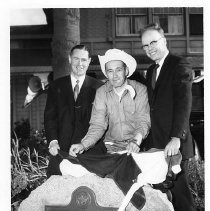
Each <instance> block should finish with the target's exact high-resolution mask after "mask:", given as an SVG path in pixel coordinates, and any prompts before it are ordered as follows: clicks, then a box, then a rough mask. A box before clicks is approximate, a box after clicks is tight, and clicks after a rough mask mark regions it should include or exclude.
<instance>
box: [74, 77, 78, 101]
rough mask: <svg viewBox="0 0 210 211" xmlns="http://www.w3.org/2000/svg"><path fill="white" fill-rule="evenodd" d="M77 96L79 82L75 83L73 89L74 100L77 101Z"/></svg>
mask: <svg viewBox="0 0 210 211" xmlns="http://www.w3.org/2000/svg"><path fill="white" fill-rule="evenodd" d="M78 95H79V80H77V81H76V85H75V87H74V100H75V101H76V100H77V97H78Z"/></svg>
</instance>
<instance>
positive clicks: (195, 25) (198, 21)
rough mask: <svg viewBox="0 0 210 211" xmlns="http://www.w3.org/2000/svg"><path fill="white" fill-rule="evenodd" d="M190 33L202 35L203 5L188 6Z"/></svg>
mask: <svg viewBox="0 0 210 211" xmlns="http://www.w3.org/2000/svg"><path fill="white" fill-rule="evenodd" d="M189 21H190V35H203V7H190V8H189Z"/></svg>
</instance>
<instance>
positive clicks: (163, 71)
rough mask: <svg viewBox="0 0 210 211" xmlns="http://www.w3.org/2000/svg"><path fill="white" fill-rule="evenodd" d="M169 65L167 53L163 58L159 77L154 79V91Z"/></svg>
mask: <svg viewBox="0 0 210 211" xmlns="http://www.w3.org/2000/svg"><path fill="white" fill-rule="evenodd" d="M169 66H170V54H168V56H167V57H166V58H165V61H164V62H163V65H162V67H161V70H160V74H159V77H158V79H157V81H156V85H155V91H157V90H158V87H159V86H160V84H161V82H162V81H163V79H164V76H165V75H166V72H167V71H168V70H169V69H170V68H169Z"/></svg>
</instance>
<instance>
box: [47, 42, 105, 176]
mask: <svg viewBox="0 0 210 211" xmlns="http://www.w3.org/2000/svg"><path fill="white" fill-rule="evenodd" d="M69 60H70V74H69V76H65V77H62V78H59V79H57V80H55V81H54V82H52V84H51V85H50V88H49V90H48V97H47V103H46V108H45V113H44V126H45V131H46V137H47V140H48V141H49V152H50V154H51V156H50V162H49V166H48V171H47V176H48V177H49V176H51V175H55V174H61V172H60V170H59V163H60V161H61V160H62V159H61V158H60V157H59V155H58V150H62V151H65V152H69V148H70V146H71V145H72V144H75V143H78V142H80V141H81V139H82V138H83V137H84V136H85V134H86V133H87V130H88V127H89V121H90V116H91V110H92V102H93V100H94V98H95V93H96V89H97V88H98V87H99V86H101V85H102V82H100V81H98V80H96V79H94V78H91V77H89V76H87V75H86V72H87V69H88V66H89V64H90V61H91V58H90V55H89V52H88V50H87V48H86V47H85V46H84V45H76V46H74V47H73V48H72V49H71V52H70V57H69ZM102 148H103V147H102ZM96 151H97V152H100V150H96ZM88 153H95V151H94V149H93V150H92V151H89V152H88Z"/></svg>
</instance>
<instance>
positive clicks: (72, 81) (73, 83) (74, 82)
mask: <svg viewBox="0 0 210 211" xmlns="http://www.w3.org/2000/svg"><path fill="white" fill-rule="evenodd" d="M70 76H71V83H72V87H73V88H74V87H75V85H76V83H77V82H76V81H77V80H79V88H81V86H82V84H83V82H84V80H85V75H83V76H80V77H79V78H78V79H77V78H75V77H74V75H73V74H70Z"/></svg>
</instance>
